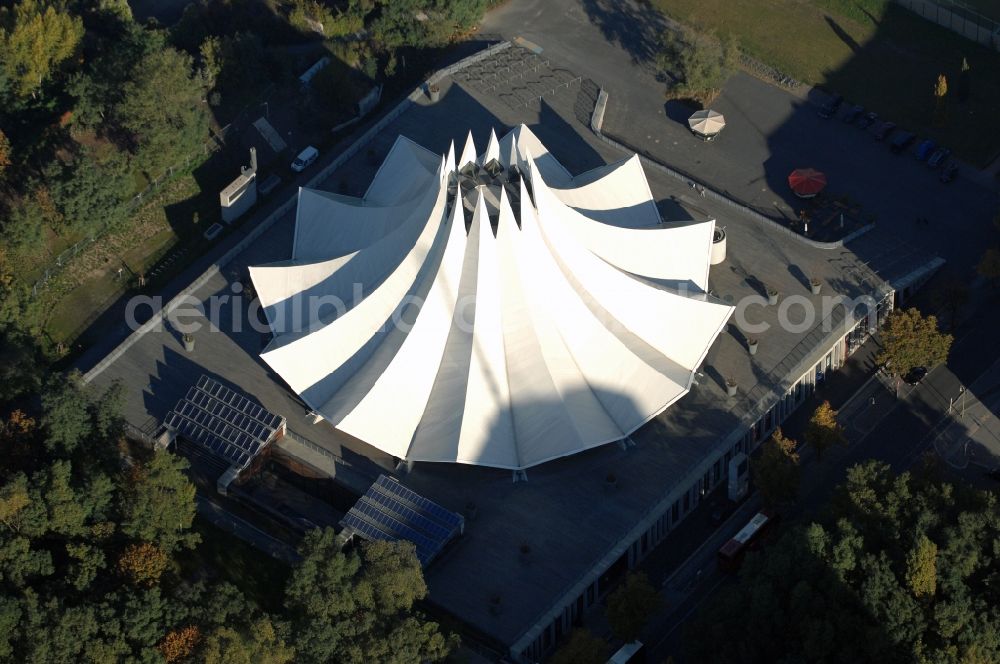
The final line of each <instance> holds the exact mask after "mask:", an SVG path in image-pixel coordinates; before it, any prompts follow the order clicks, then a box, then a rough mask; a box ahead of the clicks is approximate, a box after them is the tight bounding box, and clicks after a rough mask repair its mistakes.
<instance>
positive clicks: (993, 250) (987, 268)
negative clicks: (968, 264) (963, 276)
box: [976, 247, 1000, 284]
mask: <svg viewBox="0 0 1000 664" xmlns="http://www.w3.org/2000/svg"><path fill="white" fill-rule="evenodd" d="M976 272H978V273H979V274H980V276H982V277H984V278H986V279H988V280H990V281H992V282H993V283H994V284H996V283H997V281H998V280H1000V247H990V248H989V249H987V250H986V253H984V254H983V257H982V258H981V259H980V260H979V264H978V265H976Z"/></svg>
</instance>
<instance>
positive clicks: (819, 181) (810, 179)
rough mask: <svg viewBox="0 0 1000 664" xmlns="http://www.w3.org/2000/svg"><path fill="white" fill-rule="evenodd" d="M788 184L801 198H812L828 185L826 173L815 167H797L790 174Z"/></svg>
mask: <svg viewBox="0 0 1000 664" xmlns="http://www.w3.org/2000/svg"><path fill="white" fill-rule="evenodd" d="M788 186H789V187H791V188H792V191H794V192H795V195H796V196H798V197H799V198H812V197H813V196H815V195H816V194H818V193H819V192H821V191H823V189H824V188H825V187H826V174H824V173H820V172H819V171H817V170H816V169H815V168H796V169H795V170H794V171H792V172H791V173H790V174H789V175H788Z"/></svg>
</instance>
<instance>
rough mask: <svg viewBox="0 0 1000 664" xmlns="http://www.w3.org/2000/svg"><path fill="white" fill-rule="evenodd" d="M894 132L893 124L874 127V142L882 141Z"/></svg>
mask: <svg viewBox="0 0 1000 664" xmlns="http://www.w3.org/2000/svg"><path fill="white" fill-rule="evenodd" d="M895 130H896V123H895V122H882V123H880V124H878V125H876V127H875V140H876V141H884V140H885V139H887V138H888V137H889V134H891V133H892V132H893V131H895Z"/></svg>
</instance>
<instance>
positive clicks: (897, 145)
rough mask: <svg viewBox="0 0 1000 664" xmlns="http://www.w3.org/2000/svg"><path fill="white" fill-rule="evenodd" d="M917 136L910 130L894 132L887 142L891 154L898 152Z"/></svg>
mask: <svg viewBox="0 0 1000 664" xmlns="http://www.w3.org/2000/svg"><path fill="white" fill-rule="evenodd" d="M916 137H917V136H916V134H914V133H913V132H912V131H900V132H896V135H895V136H893V137H892V140H891V141H890V142H889V149H890V150H892V153H893V154H899V153H900V152H902V151H903V150H905V149H906V148H907V147H909V145H910V143H912V142H913V139H915V138H916Z"/></svg>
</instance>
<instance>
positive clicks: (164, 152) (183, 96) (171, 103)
mask: <svg viewBox="0 0 1000 664" xmlns="http://www.w3.org/2000/svg"><path fill="white" fill-rule="evenodd" d="M160 39H161V42H162V38H160ZM121 94H122V100H121V103H120V104H118V105H117V106H116V108H115V109H114V110H115V114H116V118H117V121H118V123H119V124H120V125H121V127H122V128H123V129H125V130H127V131H128V132H129V133H130V134H131V135H132V137H133V140H134V141H135V144H136V146H137V148H138V151H139V156H140V163H141V164H142V166H143V168H145V169H146V170H147V172H154V173H156V174H159V173H158V172H157V171H159V170H162V169H165V168H167V167H169V166H173V165H175V164H177V163H178V162H180V161H181V160H182V159H184V158H186V157H188V156H189V155H191V154H193V153H195V152H196V151H197V150H199V149H200V148H201V146H202V143H203V142H204V140H205V139H206V137H207V134H208V110H207V107H206V104H205V103H204V102H203V101H202V98H203V95H204V89H203V88H202V85H201V83H200V81H199V79H197V78H195V76H194V65H193V62H192V60H191V57H190V56H189V55H187V54H185V53H181V52H180V51H177V50H175V49H173V48H170V47H169V46H167V45H166V44H163V43H161V44H160V46H159V48H152V49H151V50H150V51H149V52H147V53H146V54H145V55H144V56H143V57H142V59H141V60H140V61H139V62H136V63H135V65H134V67H133V69H132V72H131V77H130V80H129V81H128V82H127V83H125V85H124V86H123V87H122V93H121Z"/></svg>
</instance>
